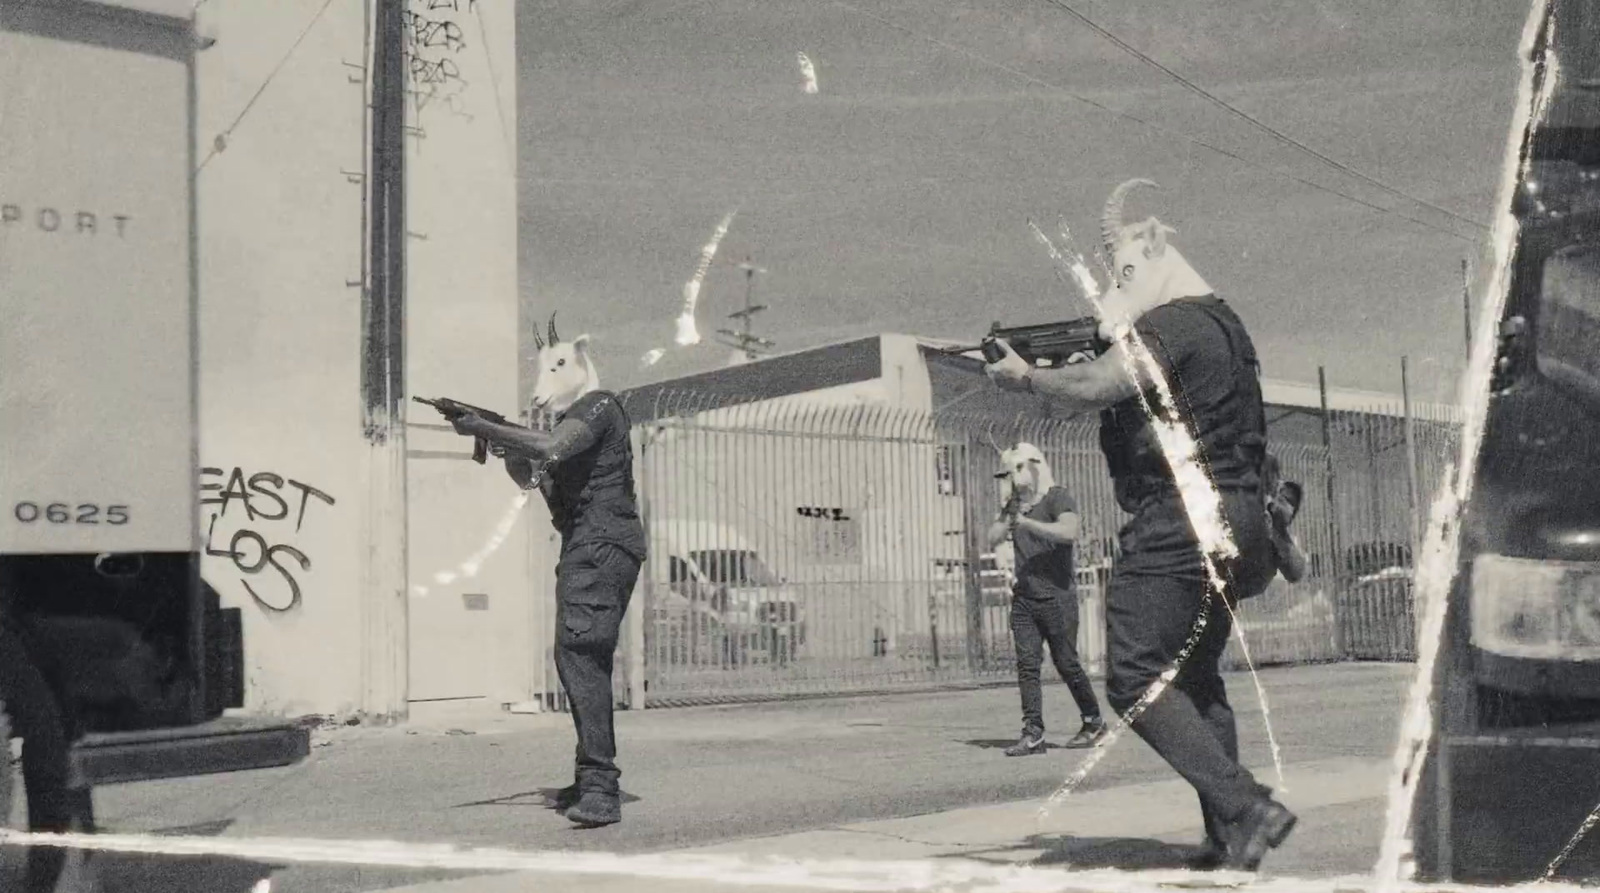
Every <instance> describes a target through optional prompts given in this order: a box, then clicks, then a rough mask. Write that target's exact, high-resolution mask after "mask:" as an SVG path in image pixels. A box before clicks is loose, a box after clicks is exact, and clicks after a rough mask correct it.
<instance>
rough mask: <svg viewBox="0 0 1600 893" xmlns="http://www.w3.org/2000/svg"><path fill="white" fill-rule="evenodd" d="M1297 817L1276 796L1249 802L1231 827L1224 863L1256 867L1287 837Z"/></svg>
mask: <svg viewBox="0 0 1600 893" xmlns="http://www.w3.org/2000/svg"><path fill="white" fill-rule="evenodd" d="M1297 821H1299V819H1297V818H1296V817H1295V814H1294V813H1292V812H1290V811H1289V808H1288V807H1286V806H1284V805H1283V804H1282V803H1279V802H1277V801H1276V800H1270V799H1261V800H1257V801H1256V802H1254V803H1252V804H1250V806H1249V808H1248V809H1246V810H1245V811H1244V814H1243V815H1241V816H1239V818H1237V819H1235V820H1234V822H1233V827H1231V828H1230V829H1229V831H1230V833H1229V835H1228V836H1229V838H1230V840H1229V841H1228V858H1227V860H1226V863H1225V864H1226V865H1227V867H1229V868H1236V869H1239V870H1241V871H1255V870H1256V869H1257V868H1259V867H1260V866H1261V860H1262V859H1263V858H1265V857H1266V855H1267V851H1268V850H1273V849H1277V848H1278V847H1279V846H1280V845H1282V844H1283V842H1284V841H1285V840H1287V839H1288V837H1289V833H1290V832H1291V831H1293V830H1294V826H1295V822H1297Z"/></svg>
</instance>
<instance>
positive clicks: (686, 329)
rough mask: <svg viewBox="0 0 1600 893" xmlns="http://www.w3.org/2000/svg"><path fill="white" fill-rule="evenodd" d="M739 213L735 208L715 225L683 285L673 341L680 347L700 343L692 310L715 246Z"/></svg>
mask: <svg viewBox="0 0 1600 893" xmlns="http://www.w3.org/2000/svg"><path fill="white" fill-rule="evenodd" d="M737 213H739V210H738V209H737V208H735V209H734V210H732V211H729V212H728V216H726V217H724V218H722V222H721V223H719V224H717V229H716V232H714V233H712V234H711V241H710V242H707V243H706V246H705V247H704V248H702V249H700V263H699V264H697V265H696V266H695V269H694V276H692V277H691V278H690V279H689V281H688V282H686V283H684V285H683V312H682V313H681V314H679V316H678V336H677V338H676V339H675V340H676V341H677V342H678V345H679V346H680V347H688V346H689V345H691V344H699V343H700V333H699V332H698V331H696V330H695V326H694V308H695V305H696V304H698V303H699V302H700V283H702V282H704V281H705V278H706V273H707V272H708V271H710V269H711V262H712V261H713V260H715V259H716V257H717V246H718V245H721V244H722V237H723V236H726V235H727V234H728V227H729V226H731V225H732V224H733V216H734V215H735V214H737Z"/></svg>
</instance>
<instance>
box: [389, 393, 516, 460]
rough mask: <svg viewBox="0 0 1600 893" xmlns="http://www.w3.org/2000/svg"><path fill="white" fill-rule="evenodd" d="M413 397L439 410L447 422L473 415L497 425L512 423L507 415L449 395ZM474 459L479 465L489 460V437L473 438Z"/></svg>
mask: <svg viewBox="0 0 1600 893" xmlns="http://www.w3.org/2000/svg"><path fill="white" fill-rule="evenodd" d="M411 399H413V400H415V401H417V402H418V403H422V404H425V405H427V406H431V407H433V408H434V409H436V410H438V411H439V414H440V415H442V416H444V418H445V421H447V422H454V421H455V420H456V419H459V418H461V417H462V416H469V415H473V416H477V417H478V418H480V419H483V420H485V421H489V422H494V423H495V424H497V425H508V424H511V423H510V422H509V421H507V420H506V417H505V416H503V415H501V414H500V413H498V412H495V411H493V410H489V409H484V408H483V407H481V406H473V405H472V404H471V403H462V402H461V401H459V400H451V399H450V398H449V397H439V398H437V399H429V398H427V397H412V398H411ZM472 461H474V462H476V463H478V464H479V465H482V464H484V463H485V462H487V461H489V440H488V438H484V437H474V438H472Z"/></svg>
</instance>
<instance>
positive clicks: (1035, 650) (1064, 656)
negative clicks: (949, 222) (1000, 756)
mask: <svg viewBox="0 0 1600 893" xmlns="http://www.w3.org/2000/svg"><path fill="white" fill-rule="evenodd" d="M1011 640H1012V641H1013V642H1015V643H1016V646H1017V687H1018V688H1019V689H1021V691H1022V731H1023V734H1024V735H1028V736H1030V737H1037V736H1039V735H1043V734H1044V693H1043V691H1042V690H1041V683H1040V680H1039V671H1040V669H1041V668H1042V667H1043V666H1044V648H1045V646H1046V645H1049V646H1050V661H1051V662H1052V663H1054V664H1055V665H1056V672H1058V673H1060V674H1061V681H1062V682H1065V683H1066V684H1067V690H1068V691H1070V692H1072V699H1073V700H1074V701H1076V702H1077V704H1078V713H1079V714H1081V715H1082V716H1083V717H1085V718H1088V717H1094V716H1099V715H1100V703H1099V702H1098V701H1097V700H1095V696H1094V686H1093V685H1092V684H1090V682H1089V674H1088V673H1086V672H1084V669H1083V664H1081V663H1079V662H1078V647H1077V646H1078V597H1077V594H1076V593H1074V594H1072V595H1057V596H1055V597H1050V598H1038V597H1033V596H1028V595H1017V596H1014V597H1013V598H1012V599H1011Z"/></svg>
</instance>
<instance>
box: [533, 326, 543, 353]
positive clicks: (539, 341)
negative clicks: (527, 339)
mask: <svg viewBox="0 0 1600 893" xmlns="http://www.w3.org/2000/svg"><path fill="white" fill-rule="evenodd" d="M533 346H534V347H536V348H538V349H539V350H544V339H543V338H540V337H539V327H538V326H534V327H533Z"/></svg>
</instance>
